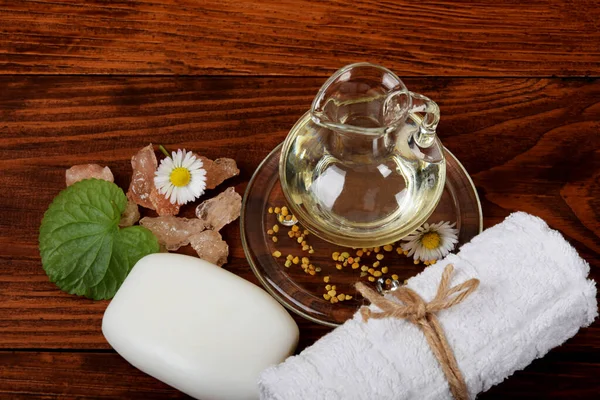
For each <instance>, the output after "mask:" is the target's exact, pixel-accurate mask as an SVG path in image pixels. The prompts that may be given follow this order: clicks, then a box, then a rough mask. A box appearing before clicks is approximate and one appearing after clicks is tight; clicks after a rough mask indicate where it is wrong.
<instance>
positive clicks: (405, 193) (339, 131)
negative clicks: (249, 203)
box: [279, 63, 446, 248]
mask: <svg viewBox="0 0 600 400" xmlns="http://www.w3.org/2000/svg"><path fill="white" fill-rule="evenodd" d="M439 117H440V114H439V108H438V106H437V104H436V103H434V102H433V101H431V100H430V99H428V98H427V97H425V96H422V95H420V94H417V93H412V92H410V91H408V89H407V88H406V86H404V83H402V81H401V80H400V78H398V77H397V76H396V75H395V74H394V73H393V72H391V71H390V70H388V69H386V68H383V67H381V66H378V65H373V64H369V63H359V64H352V65H348V66H346V67H344V68H342V69H340V70H338V71H337V72H336V73H335V74H333V76H331V78H329V80H327V82H325V84H324V85H323V86H322V87H321V89H320V90H319V92H318V93H317V96H316V97H315V99H314V101H313V103H312V107H311V109H310V111H309V112H307V113H306V114H304V116H302V118H300V120H298V122H296V124H295V125H294V127H293V128H292V129H291V131H290V133H289V134H288V136H287V138H286V139H285V141H284V143H283V147H282V152H281V159H280V162H279V177H280V181H281V186H282V190H283V193H284V195H285V197H286V199H287V202H288V207H289V208H290V211H292V213H293V214H294V215H295V216H296V217H297V219H298V220H299V221H300V223H301V224H302V225H303V226H304V227H306V228H307V229H308V230H309V231H311V232H312V233H314V234H316V235H317V236H319V237H321V238H322V239H325V240H327V241H329V242H332V243H335V244H338V245H341V246H347V247H354V248H357V247H374V246H381V245H385V244H388V243H392V242H395V241H397V240H399V239H401V238H403V237H404V236H406V235H408V234H410V233H411V232H412V231H414V230H415V229H416V228H418V227H419V226H420V225H421V224H423V223H424V222H425V221H426V220H427V218H428V217H429V216H430V215H431V213H432V212H433V211H434V209H435V207H436V206H437V204H438V202H439V200H440V197H441V195H442V191H443V189H444V182H445V177H446V164H445V160H444V155H443V147H442V145H441V143H440V141H439V140H438V138H437V136H436V133H435V130H436V127H437V124H438V121H439Z"/></svg>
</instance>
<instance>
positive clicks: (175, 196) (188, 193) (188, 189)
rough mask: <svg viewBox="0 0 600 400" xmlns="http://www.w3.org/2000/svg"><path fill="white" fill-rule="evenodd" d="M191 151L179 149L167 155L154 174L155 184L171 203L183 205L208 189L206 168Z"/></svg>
mask: <svg viewBox="0 0 600 400" xmlns="http://www.w3.org/2000/svg"><path fill="white" fill-rule="evenodd" d="M202 166H203V165H202V161H201V160H199V159H197V158H196V156H194V155H193V153H192V152H191V151H185V149H184V150H181V149H179V150H177V152H173V156H172V157H165V158H164V159H163V160H162V161H161V162H160V165H159V166H158V169H157V170H156V173H155V176H154V185H155V186H156V189H157V190H158V192H159V193H160V194H164V195H165V197H166V198H167V199H169V201H171V204H175V203H177V204H179V205H183V204H186V203H188V202H190V201H194V200H196V199H197V198H198V197H200V196H202V194H204V189H206V170H204V169H203V168H202Z"/></svg>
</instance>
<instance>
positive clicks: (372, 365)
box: [259, 212, 598, 400]
mask: <svg viewBox="0 0 600 400" xmlns="http://www.w3.org/2000/svg"><path fill="white" fill-rule="evenodd" d="M447 264H454V267H455V271H454V274H453V276H452V281H451V285H456V284H459V283H461V282H464V281H466V280H468V279H470V278H478V279H479V280H480V285H479V288H478V289H477V290H476V291H475V292H474V293H472V294H471V295H470V296H469V297H468V298H467V299H466V300H465V301H463V302H462V303H460V304H457V305H455V306H453V307H452V308H450V309H448V310H443V311H441V312H439V313H438V318H439V321H440V323H441V325H442V327H443V330H444V332H445V334H446V337H447V339H448V343H449V345H450V347H451V348H452V349H453V351H454V354H455V356H456V360H457V362H458V365H459V367H460V369H461V371H462V373H463V376H464V378H465V381H466V384H467V387H468V390H469V396H470V398H471V399H473V398H475V396H476V395H477V394H478V393H480V392H483V391H486V390H488V389H489V388H490V387H491V386H493V385H495V384H498V383H499V382H502V381H503V380H504V379H505V378H507V377H508V376H510V375H511V374H513V373H514V372H515V371H517V370H519V369H522V368H524V367H526V366H527V365H528V364H529V363H531V362H532V361H533V360H534V359H536V358H539V357H542V356H544V355H545V354H546V353H547V352H548V351H549V350H550V349H552V348H553V347H556V346H559V345H560V344H562V343H563V342H565V341H566V340H567V339H569V338H570V337H572V336H574V335H575V334H576V333H577V331H578V330H579V328H581V327H584V326H588V325H589V324H591V323H592V321H593V320H594V319H595V318H596V316H597V315H598V306H597V300H596V285H595V282H594V281H593V280H588V279H587V276H588V273H589V265H588V264H587V263H586V262H585V261H584V260H583V259H581V257H579V255H578V254H577V252H576V251H575V249H573V247H571V246H570V245H569V244H568V243H567V242H566V241H565V239H564V238H563V237H562V235H561V234H560V233H558V232H557V231H554V230H552V229H550V228H549V227H548V226H547V225H546V223H545V222H544V221H543V220H541V219H540V218H537V217H534V216H531V215H529V214H526V213H521V212H519V213H514V214H512V215H511V216H509V217H508V218H507V219H506V220H505V221H504V222H502V223H500V224H498V225H496V226H494V227H492V228H490V229H487V230H486V231H485V232H483V233H481V234H480V235H478V236H477V237H475V238H474V239H473V240H472V241H471V242H470V243H468V244H465V245H464V246H463V247H462V248H461V249H460V252H459V253H458V254H456V255H449V256H448V257H446V258H445V259H443V260H440V261H438V262H437V263H436V264H434V265H433V266H430V267H427V268H426V269H425V270H424V271H423V272H422V273H420V274H419V275H417V276H415V277H413V278H411V279H410V280H409V281H408V284H407V286H408V287H410V288H411V289H413V290H415V291H416V292H417V293H419V294H420V295H421V296H422V297H423V299H424V300H425V301H430V300H431V299H433V297H434V296H435V293H436V290H437V287H438V285H439V282H440V279H441V275H442V271H443V269H444V267H445V266H446V265H447ZM389 298H392V297H389ZM371 307H372V310H373V311H378V310H377V308H375V307H374V306H371ZM259 386H260V393H261V399H268V400H295V399H298V400H300V399H302V400H306V399H311V400H319V399H323V400H325V399H326V400H351V399H357V400H362V399H365V400H367V399H368V400H372V399H381V400H385V399H389V400H392V399H393V400H399V399H419V400H427V399H452V397H451V394H450V390H449V387H448V384H447V382H446V380H445V378H444V375H443V372H442V370H441V368H440V366H439V364H438V362H437V360H436V359H435V357H434V355H433V353H432V352H431V350H430V349H429V346H428V344H427V342H426V340H425V338H424V336H423V333H422V332H421V331H420V330H419V328H417V327H416V326H414V325H412V324H411V323H410V322H408V321H405V320H398V319H390V318H387V319H381V320H375V319H371V320H369V321H368V322H367V323H364V322H362V317H361V315H360V314H359V313H356V314H355V315H354V318H353V319H351V320H349V321H347V322H346V323H345V324H343V325H342V326H340V327H338V328H337V329H335V330H334V331H333V332H331V333H329V334H328V335H326V336H325V337H323V338H322V339H320V340H319V341H317V342H316V343H315V344H314V345H313V346H311V347H309V348H307V349H306V350H304V351H303V352H302V353H300V354H299V355H297V356H294V357H290V358H288V359H287V360H286V361H285V362H284V363H282V364H280V365H277V366H274V367H271V368H269V369H267V370H266V371H264V372H263V374H262V375H261V378H260V382H259Z"/></svg>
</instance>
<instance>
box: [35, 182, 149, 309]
mask: <svg viewBox="0 0 600 400" xmlns="http://www.w3.org/2000/svg"><path fill="white" fill-rule="evenodd" d="M126 206H127V197H125V194H124V193H123V191H122V190H121V189H120V188H119V187H118V186H117V185H115V184H114V183H111V182H107V181H103V180H99V179H86V180H83V181H80V182H77V183H75V184H74V185H72V186H69V187H68V188H66V189H65V190H63V191H62V192H60V193H59V194H58V196H56V198H55V199H54V201H53V202H52V204H50V207H49V208H48V210H47V211H46V213H45V214H44V219H43V220H42V225H41V227H40V237H39V240H40V254H41V256H42V265H43V267H44V270H45V271H46V274H48V277H49V278H50V281H52V282H54V283H56V284H57V285H58V287H60V288H61V289H62V290H64V291H66V292H68V293H71V294H77V295H81V296H85V297H88V298H91V299H94V300H101V299H110V298H112V297H113V296H114V295H115V293H116V292H117V290H118V289H119V287H120V286H121V284H122V283H123V281H124V280H125V278H126V277H127V274H129V271H130V270H131V268H133V266H134V265H135V263H136V262H137V261H138V260H139V259H140V258H142V257H144V256H145V255H147V254H151V253H156V252H158V249H159V248H158V241H157V240H156V237H155V236H154V235H153V234H152V232H150V231H149V230H148V229H146V228H144V227H141V226H131V227H128V228H125V229H119V227H118V225H119V220H120V219H121V214H122V213H123V211H125V207H126Z"/></svg>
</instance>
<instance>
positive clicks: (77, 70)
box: [0, 0, 600, 76]
mask: <svg viewBox="0 0 600 400" xmlns="http://www.w3.org/2000/svg"><path fill="white" fill-rule="evenodd" d="M599 6H600V2H599V1H597V0H588V1H575V0H569V1H540V0H536V1H528V2H523V1H520V0H509V1H496V0H479V1H475V2H471V1H469V2H457V1H419V2H415V1H410V0H408V1H407V0H401V1H376V0H359V1H351V2H349V1H319V0H311V1H307V0H269V1H255V0H218V1H215V0H207V1H197V0H161V1H112V2H106V1H103V0H85V1H80V0H76V1H75V0H74V1H56V0H52V1H50V0H32V1H30V0H20V1H14V0H0V21H1V23H0V74H179V75H185V74H190V75H223V74H227V75H242V74H243V75H304V76H306V75H319V76H328V75H330V74H331V72H333V71H334V70H336V69H338V68H340V67H341V66H343V65H345V64H349V63H352V62H357V61H371V62H376V63H381V64H384V65H386V66H387V67H389V68H391V69H393V70H394V71H396V72H397V73H399V74H401V75H403V76H411V75H445V76H449V75H453V76H507V75H508V76H573V75H577V76H584V75H594V76H598V75H599V74H600V29H599V25H598V24H599V23H598V21H600V7H599Z"/></svg>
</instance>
